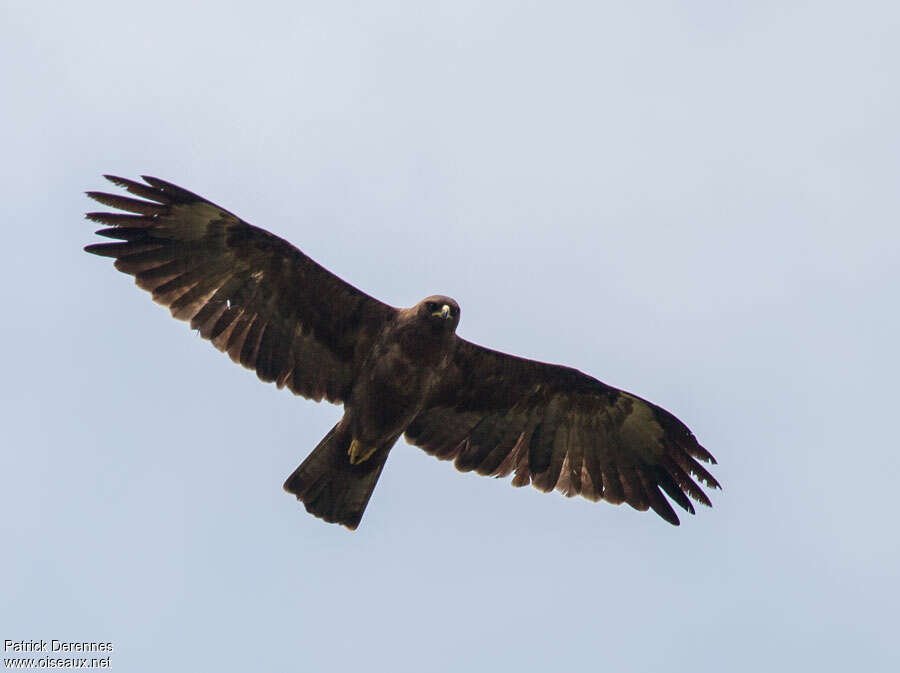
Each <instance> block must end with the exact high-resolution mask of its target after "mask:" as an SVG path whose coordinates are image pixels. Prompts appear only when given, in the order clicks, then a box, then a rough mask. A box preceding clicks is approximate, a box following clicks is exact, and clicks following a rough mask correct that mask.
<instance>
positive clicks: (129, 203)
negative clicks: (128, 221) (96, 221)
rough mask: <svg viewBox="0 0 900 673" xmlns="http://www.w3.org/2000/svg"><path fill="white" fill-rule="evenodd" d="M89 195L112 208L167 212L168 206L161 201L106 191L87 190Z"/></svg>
mask: <svg viewBox="0 0 900 673" xmlns="http://www.w3.org/2000/svg"><path fill="white" fill-rule="evenodd" d="M85 194H87V195H88V196H89V197H91V198H92V199H94V201H98V202H100V203H102V204H103V205H104V206H109V207H110V208H118V209H119V210H125V211H127V212H129V213H136V214H138V215H162V214H163V213H165V212H166V207H165V206H163V205H161V204H159V203H151V202H150V201H143V200H141V199H132V198H131V197H128V196H119V195H118V194H108V193H106V192H85Z"/></svg>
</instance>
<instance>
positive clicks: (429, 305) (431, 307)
mask: <svg viewBox="0 0 900 673" xmlns="http://www.w3.org/2000/svg"><path fill="white" fill-rule="evenodd" d="M425 306H426V308H427V309H428V310H429V311H431V312H432V313H434V312H435V311H437V304H435V303H434V302H433V301H430V302H428V303H427V304H426V305H425Z"/></svg>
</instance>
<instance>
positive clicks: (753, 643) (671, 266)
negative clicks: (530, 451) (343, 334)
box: [0, 0, 900, 673]
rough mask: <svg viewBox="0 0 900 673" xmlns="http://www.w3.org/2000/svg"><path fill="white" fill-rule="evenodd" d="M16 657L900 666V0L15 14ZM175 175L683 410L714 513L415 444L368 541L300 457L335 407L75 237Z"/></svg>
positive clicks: (8, 543) (11, 633) (4, 573)
mask: <svg viewBox="0 0 900 673" xmlns="http://www.w3.org/2000/svg"><path fill="white" fill-rule="evenodd" d="M0 73H2V75H0V76H2V82H3V92H4V93H3V98H4V103H3V105H2V106H0V121H2V123H0V141H2V147H3V155H4V160H3V164H4V166H6V171H4V178H3V180H2V184H0V190H2V197H3V203H4V207H5V211H6V212H5V223H6V227H5V238H4V249H5V251H6V254H5V259H4V263H3V265H2V268H0V274H2V282H0V301H2V306H3V315H4V318H3V325H4V329H3V330H2V333H0V350H2V352H3V353H4V354H5V356H6V358H5V360H6V364H5V368H6V369H5V376H4V377H3V384H2V388H0V391H2V404H0V443H2V450H0V472H2V474H3V477H4V486H3V489H2V490H0V511H2V512H3V513H4V516H3V517H2V518H0V539H2V541H3V549H4V551H3V552H2V554H0V579H2V589H0V604H2V606H3V608H2V610H0V640H2V639H5V638H15V639H18V638H44V639H49V638H62V639H81V640H104V641H105V640H111V641H112V642H113V643H114V646H115V652H114V654H113V655H112V663H113V666H114V667H115V668H116V669H118V670H122V671H161V670H186V671H196V670H216V671H223V672H229V671H255V670H276V669H277V670H296V671H343V670H346V671H363V670H364V671H370V672H372V673H375V672H378V671H391V672H401V673H402V672H406V671H410V672H412V671H416V672H421V671H428V672H443V671H453V672H457V671H463V670H466V671H468V670H474V671H479V670H517V671H538V670H541V671H546V670H594V669H596V670H608V671H617V672H627V673H630V672H632V671H659V670H666V671H669V672H676V671H691V672H696V671H747V672H753V673H756V672H758V671H760V670H816V671H846V670H860V671H867V672H877V671H895V670H900V651H898V647H900V646H898V645H897V635H896V630H897V618H896V607H897V603H898V598H900V579H898V567H900V539H898V533H897V531H898V526H897V523H896V509H897V505H896V498H895V492H896V489H897V484H898V480H900V459H898V439H897V432H896V429H895V424H896V417H897V412H896V407H897V380H898V377H900V356H898V353H897V343H898V337H900V318H898V312H897V307H898V287H900V270H898V268H900V267H898V261H900V260H898V257H900V233H898V216H900V188H898V179H900V133H898V128H900V127H898V119H900V86H898V83H900V6H898V5H897V4H896V3H894V2H865V1H863V2H857V3H846V2H824V1H823V2H784V1H780V2H764V1H763V2H760V1H757V2H730V3H723V2H711V1H707V2H650V1H648V2H634V3H604V2H599V3H598V2H580V3H576V2H554V3H549V2H547V3H537V2H490V3H484V2H469V1H466V0H455V1H454V2H443V3H435V2H378V3H355V2H346V1H337V2H329V3H309V2H292V3H270V2H263V1H258V2H253V3H237V4H234V3H222V2H217V3H203V4H201V3H196V4H189V5H187V6H183V5H182V3H175V2H167V1H161V2H156V3H152V4H146V3H145V4H134V3H132V4H127V3H126V4H123V3H121V2H92V1H85V2H79V3H67V4H64V3H57V2H53V3H46V2H43V3H42V2H35V1H34V0H28V1H27V2H25V1H23V2H20V1H11V0H7V1H6V2H4V3H3V5H2V7H0ZM101 173H118V174H121V175H125V176H135V175H138V174H140V173H148V174H151V175H157V176H159V177H162V178H165V179H168V180H171V181H174V182H176V183H178V184H183V185H184V186H186V187H187V188H189V189H191V190H193V191H197V192H199V193H201V194H203V195H205V196H207V197H209V198H211V199H212V200H214V201H216V202H218V203H221V204H222V205H224V206H226V207H228V208H229V209H231V210H233V211H234V212H236V213H238V214H240V215H241V216H243V217H244V218H246V219H247V220H249V221H250V222H252V223H254V224H257V225H260V226H263V227H265V228H268V229H270V230H272V231H274V232H276V233H277V234H279V235H281V236H284V237H285V238H287V239H289V240H290V241H292V242H293V243H295V244H297V245H298V246H299V247H300V248H301V249H303V250H304V251H305V252H307V253H308V254H310V255H311V256H312V257H313V258H315V259H316V260H318V261H319V262H321V263H322V264H324V265H325V266H327V267H328V268H330V269H332V270H333V271H335V272H336V273H338V274H339V275H341V276H342V277H344V278H346V279H348V280H349V281H351V282H353V283H354V284H356V285H358V286H360V287H361V288H363V289H365V290H366V291H368V292H370V293H371V294H373V295H375V296H376V297H379V298H381V299H383V300H385V301H387V302H389V303H392V304H394V305H409V304H412V303H414V302H416V301H417V300H419V299H420V298H422V297H424V296H426V295H428V294H432V293H435V292H441V293H446V294H449V295H451V296H453V297H455V298H456V299H457V300H458V301H459V302H460V304H461V305H462V307H463V319H462V323H461V326H460V330H459V331H460V334H462V335H463V336H464V337H466V338H469V339H471V340H474V341H476V342H479V343H482V344H485V345H488V346H491V347H494V348H498V349H501V350H506V351H508V352H512V353H517V354H521V355H525V356H530V357H536V358H540V359H544V360H549V361H553V362H561V363H564V364H569V365H573V366H576V367H578V368H579V369H582V370H583V371H585V372H588V373H590V374H592V375H594V376H597V377H598V378H600V379H601V380H604V381H606V382H608V383H611V384H613V385H617V386H620V387H623V388H626V389H628V390H631V391H633V392H636V393H638V394H639V395H641V396H643V397H647V398H649V399H651V400H653V401H655V402H657V403H659V404H661V405H662V406H664V407H666V408H668V409H670V410H671V411H673V412H674V413H676V414H677V415H678V416H679V417H680V418H682V419H683V420H684V421H685V422H686V423H687V424H688V425H689V426H690V427H691V428H692V429H693V430H694V431H695V432H696V434H697V436H698V437H699V438H700V440H701V442H702V443H703V444H704V445H705V446H706V447H708V448H709V449H710V450H711V451H712V452H713V453H714V454H715V456H716V457H717V458H718V459H719V463H720V465H719V466H718V468H717V469H716V471H715V474H716V476H717V477H718V478H719V479H720V480H721V482H722V483H723V485H724V491H722V492H716V493H714V494H713V502H714V508H713V509H712V510H706V509H704V510H702V511H700V512H699V513H698V515H697V516H696V517H689V516H684V517H682V521H683V523H682V526H681V527H680V528H673V527H670V526H669V525H667V524H665V523H664V522H662V521H661V520H660V519H659V518H658V517H656V516H654V515H652V514H645V513H638V512H635V511H633V510H630V509H628V508H622V507H612V506H610V505H607V504H603V503H599V504H592V503H588V502H586V501H582V500H580V499H575V500H567V499H565V498H562V497H560V496H559V495H557V494H552V495H545V494H541V493H538V492H536V491H533V490H531V489H518V490H517V489H513V488H512V487H510V486H509V484H508V483H503V482H500V481H495V480H491V479H485V478H483V477H478V476H475V475H472V474H465V475H464V474H459V473H457V472H456V471H455V470H454V469H453V467H452V465H450V464H448V463H441V462H438V461H436V460H434V459H433V458H431V457H429V456H427V455H425V454H424V453H423V452H421V451H420V450H418V449H415V448H412V447H409V446H407V445H405V444H403V443H401V444H399V445H398V446H397V447H396V449H395V450H394V452H393V454H392V456H391V458H390V460H389V462H388V465H387V467H386V469H385V472H384V475H383V477H382V479H381V481H380V483H379V485H378V488H377V489H376V491H375V495H374V497H373V499H372V502H371V503H370V506H369V509H368V511H367V513H366V516H365V518H364V519H363V522H362V526H361V527H360V529H359V530H358V531H357V532H356V533H349V532H347V531H346V530H344V529H342V528H339V527H336V526H330V525H327V524H324V523H322V522H321V521H319V520H317V519H315V518H313V517H311V516H309V515H307V514H306V513H305V512H304V511H303V508H302V506H299V505H298V504H297V503H296V502H295V501H294V500H293V499H292V498H291V497H290V496H288V495H286V494H285V493H283V492H282V490H281V484H282V481H283V480H284V478H285V477H286V476H287V475H288V474H289V473H290V472H291V471H292V470H293V469H294V467H295V466H296V465H297V464H298V463H299V462H300V461H301V460H302V459H303V458H304V457H305V455H306V454H307V453H308V452H309V451H310V450H311V449H312V448H313V447H314V446H315V445H316V443H317V442H318V441H319V439H320V438H321V437H322V436H323V435H324V434H325V432H327V430H328V429H329V428H330V427H331V426H332V425H333V423H334V422H335V420H336V419H337V418H338V416H339V414H340V410H339V409H338V408H335V407H332V406H330V405H325V404H315V403H313V402H310V401H306V400H303V399H301V398H295V397H293V396H291V395H290V394H289V393H287V392H285V391H278V390H276V389H275V388H274V387H273V386H270V385H263V384H261V383H259V382H258V381H257V380H256V378H255V376H254V375H253V374H251V373H249V372H247V371H245V370H242V369H241V368H239V367H236V366H235V365H233V364H232V363H231V362H230V361H229V360H228V359H227V358H226V357H225V356H223V355H222V354H220V353H219V352H217V351H216V350H215V349H213V348H212V347H211V346H209V345H208V344H207V343H205V342H203V341H202V340H201V339H199V338H198V337H196V336H195V335H193V334H191V332H190V330H188V328H187V327H186V326H185V325H184V324H182V323H178V322H176V321H174V320H172V319H171V318H169V317H168V314H167V312H166V311H165V310H164V309H161V308H160V307H158V306H156V305H155V304H153V303H152V302H151V301H150V300H149V298H148V297H147V295H146V294H144V293H142V292H140V291H139V290H137V289H136V288H135V287H134V286H133V285H132V283H131V281H130V279H128V278H127V277H125V276H123V275H121V274H118V273H116V272H114V271H113V269H112V268H111V265H110V264H109V263H108V261H106V260H101V259H98V258H94V257H90V256H88V255H86V254H84V253H83V252H82V251H81V248H82V246H83V245H85V244H86V243H88V242H90V241H91V240H92V236H91V232H92V230H93V228H94V227H92V225H91V223H89V222H87V221H85V220H83V219H82V213H83V212H84V211H85V210H88V209H91V207H92V206H91V203H90V202H89V201H88V200H87V199H86V198H85V197H84V196H83V191H84V190H86V189H97V188H100V187H104V183H103V181H102V180H101V179H100V174H101Z"/></svg>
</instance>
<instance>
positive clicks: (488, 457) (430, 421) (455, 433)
mask: <svg viewBox="0 0 900 673" xmlns="http://www.w3.org/2000/svg"><path fill="white" fill-rule="evenodd" d="M406 438H407V440H408V441H409V442H411V443H413V444H416V445H418V446H420V447H422V448H423V449H425V451H426V452H428V453H430V454H432V455H434V456H437V457H438V458H440V459H441V460H454V461H455V463H456V467H457V468H458V469H459V470H462V471H464V472H468V471H470V470H475V471H477V472H478V473H479V474H485V475H492V476H496V477H505V476H508V475H509V474H511V473H513V472H515V476H514V478H513V482H512V483H513V485H514V486H524V485H526V484H528V483H529V482H530V483H531V484H533V485H534V486H535V488H538V489H540V490H542V491H551V490H553V489H556V490H558V491H561V492H562V493H564V494H565V495H567V496H574V495H577V494H580V495H582V496H584V497H585V498H588V499H590V500H595V501H596V500H601V499H602V500H606V501H608V502H611V503H615V504H619V503H622V502H627V503H628V504H629V505H631V506H632V507H634V508H635V509H638V510H646V509H648V508H653V510H654V511H655V512H656V513H657V514H659V515H660V516H661V517H662V518H663V519H665V520H666V521H668V522H669V523H672V524H675V525H678V523H679V521H678V516H677V515H676V514H675V511H674V510H673V509H672V507H671V505H670V504H669V502H668V500H666V498H665V497H664V496H663V494H662V492H663V491H664V492H665V493H667V494H668V496H669V497H670V498H671V499H672V500H674V501H675V502H676V503H678V505H680V506H681V507H682V508H683V509H685V510H686V511H688V512H690V513H691V514H693V513H694V508H693V506H692V505H691V502H690V499H689V498H688V496H690V497H691V498H693V499H694V500H697V501H698V502H700V503H702V504H704V505H707V506H709V505H710V504H711V503H710V501H709V498H708V497H707V496H706V494H705V493H704V492H703V490H702V489H701V488H700V486H698V484H697V482H696V481H695V480H694V479H695V478H696V479H698V480H700V481H703V482H705V483H706V485H707V486H709V487H712V488H719V484H718V482H717V481H716V480H715V479H714V478H713V476H712V475H711V474H710V473H709V472H708V471H707V470H706V469H705V468H704V467H703V466H702V465H701V464H700V463H699V462H698V459H699V460H701V461H705V462H712V463H715V462H716V461H715V459H714V458H713V457H712V455H711V454H710V453H709V452H708V451H707V450H706V449H704V448H703V447H702V446H700V444H698V443H697V440H696V439H695V438H694V435H693V434H691V431H690V430H688V429H687V427H685V425H684V424H683V423H682V422H681V421H679V420H678V419H677V418H675V416H673V415H672V414H670V413H669V412H668V411H666V410H664V409H661V408H660V407H658V406H656V405H654V404H651V403H650V402H647V401H646V400H643V399H641V398H639V397H636V396H635V395H631V394H630V393H626V392H624V391H622V390H618V389H617V388H613V387H611V386H608V385H606V384H604V383H601V382H600V381H598V380H596V379H594V378H591V377H590V376H587V375H585V374H582V373H581V372H579V371H577V370H575V369H570V368H568V367H561V366H559V365H551V364H546V363H543V362H535V361H533V360H526V359H524V358H517V357H514V356H511V355H506V354H505V353H499V352H497V351H493V350H490V349H487V348H483V347H482V346H478V345H475V344H472V343H469V342H468V341H465V340H463V339H459V340H458V343H457V348H456V352H455V355H454V359H453V362H452V364H451V365H450V369H449V371H448V375H447V377H446V378H445V380H444V381H443V382H442V384H441V386H440V388H439V389H438V390H436V391H434V393H433V394H432V395H431V397H430V399H429V400H428V402H427V404H426V408H425V409H424V410H423V411H422V412H421V413H420V414H419V415H418V416H417V417H416V418H415V419H414V420H413V422H412V424H411V425H410V426H409V428H408V429H407V431H406ZM660 489H662V491H661V490H660Z"/></svg>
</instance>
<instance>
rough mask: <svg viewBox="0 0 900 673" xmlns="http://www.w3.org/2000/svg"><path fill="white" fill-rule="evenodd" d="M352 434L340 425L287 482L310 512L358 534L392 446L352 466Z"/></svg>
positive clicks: (333, 429) (288, 486) (286, 484)
mask: <svg viewBox="0 0 900 673" xmlns="http://www.w3.org/2000/svg"><path fill="white" fill-rule="evenodd" d="M350 441H351V437H350V433H349V432H347V431H346V430H345V428H344V427H343V426H342V425H341V423H338V424H337V425H335V426H334V427H333V428H332V429H331V431H330V432H329V433H328V434H327V435H325V437H324V438H323V439H322V441H321V442H319V445H318V446H317V447H316V448H315V449H313V451H312V453H310V454H309V456H308V457H307V458H306V460H304V461H303V462H302V463H301V464H300V467H298V468H297V469H296V470H294V473H293V474H292V475H291V476H290V477H288V478H287V481H285V482H284V490H285V491H287V492H288V493H292V494H293V495H295V496H297V500H300V501H301V502H303V504H304V505H305V507H306V511H307V512H309V513H310V514H313V515H314V516H317V517H319V518H320V519H324V520H325V521H328V522H329V523H339V524H341V525H343V526H346V527H347V528H349V529H350V530H356V527H357V526H358V525H359V522H360V519H362V515H363V512H364V511H365V509H366V505H367V504H368V503H369V498H370V497H372V491H373V490H375V484H376V482H377V481H378V477H379V476H381V470H382V468H383V467H384V463H385V461H386V460H387V455H388V452H389V450H390V446H388V447H386V448H383V447H382V448H379V450H377V451H375V453H374V454H373V455H372V456H371V457H370V458H368V459H367V460H365V461H364V462H362V463H358V464H356V465H352V464H351V463H350V456H349V455H348V450H349V448H350Z"/></svg>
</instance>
